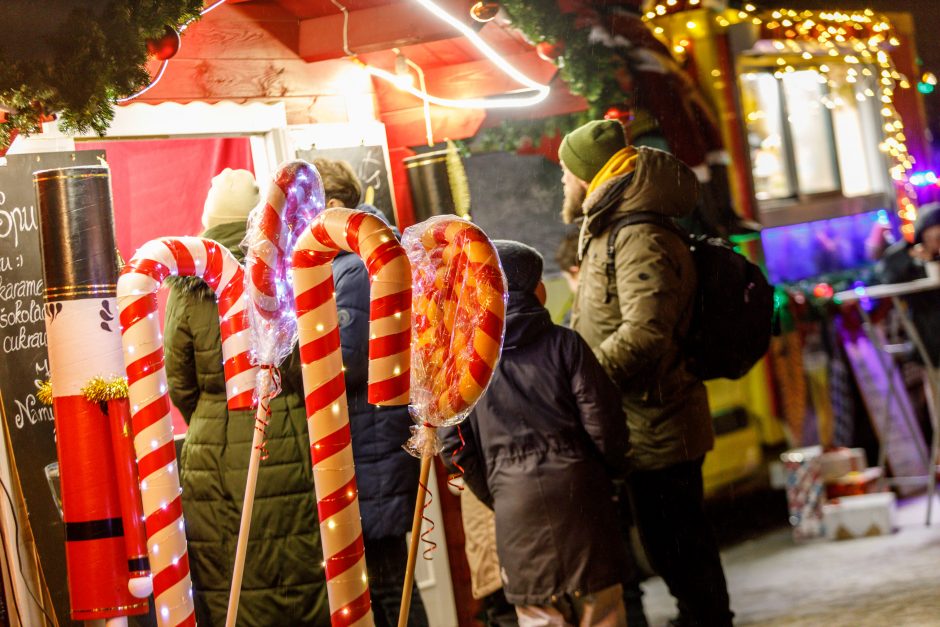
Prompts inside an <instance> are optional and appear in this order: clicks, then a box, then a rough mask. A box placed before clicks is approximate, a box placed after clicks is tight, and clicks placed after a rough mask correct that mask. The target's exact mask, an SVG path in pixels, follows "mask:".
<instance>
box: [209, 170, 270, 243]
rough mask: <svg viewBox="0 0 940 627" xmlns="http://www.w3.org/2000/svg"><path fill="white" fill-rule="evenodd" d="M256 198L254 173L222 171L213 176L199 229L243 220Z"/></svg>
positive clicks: (252, 207) (256, 188)
mask: <svg viewBox="0 0 940 627" xmlns="http://www.w3.org/2000/svg"><path fill="white" fill-rule="evenodd" d="M259 196H260V195H259V193H258V186H257V185H256V184H255V175H254V174H252V173H251V172H249V171H248V170H233V169H231V168H225V169H224V170H222V171H221V172H219V173H218V174H216V175H215V176H214V177H212V187H210V188H209V194H208V195H207V196H206V204H205V206H204V208H203V211H202V226H203V227H205V228H207V229H210V228H212V227H214V226H218V225H219V224H225V223H227V222H244V221H246V220H247V219H248V214H249V213H251V210H252V209H254V208H255V206H256V205H257V204H258V199H259Z"/></svg>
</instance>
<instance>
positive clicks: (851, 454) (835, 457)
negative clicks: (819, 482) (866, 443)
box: [822, 448, 868, 483]
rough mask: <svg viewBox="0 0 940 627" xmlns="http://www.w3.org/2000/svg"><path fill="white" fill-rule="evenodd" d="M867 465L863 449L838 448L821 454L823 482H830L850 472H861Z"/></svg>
mask: <svg viewBox="0 0 940 627" xmlns="http://www.w3.org/2000/svg"><path fill="white" fill-rule="evenodd" d="M867 466H868V463H867V461H866V459H865V449H862V448H838V449H835V450H832V451H826V452H825V453H823V454H822V479H823V483H832V482H833V481H836V480H837V479H839V478H841V477H844V476H845V475H847V474H849V473H850V472H861V471H863V470H865V468H866V467H867Z"/></svg>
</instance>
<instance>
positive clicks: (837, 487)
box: [826, 467, 882, 499]
mask: <svg viewBox="0 0 940 627" xmlns="http://www.w3.org/2000/svg"><path fill="white" fill-rule="evenodd" d="M881 475H882V472H881V468H878V467H875V468H866V469H865V470H863V471H861V472H855V471H853V472H850V473H848V474H846V475H844V476H842V477H840V478H838V479H836V480H835V481H832V482H829V483H827V484H826V497H827V498H830V499H837V498H841V497H843V496H858V495H859V494H871V493H872V492H878V490H879V483H880V480H881Z"/></svg>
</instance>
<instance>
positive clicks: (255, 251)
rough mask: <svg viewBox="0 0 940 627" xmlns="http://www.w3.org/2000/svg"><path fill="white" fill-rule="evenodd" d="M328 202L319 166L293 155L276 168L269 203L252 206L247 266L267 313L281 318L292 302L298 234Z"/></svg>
mask: <svg viewBox="0 0 940 627" xmlns="http://www.w3.org/2000/svg"><path fill="white" fill-rule="evenodd" d="M325 206H326V200H325V195H324V191H323V182H322V181H321V180H320V174H319V173H318V172H317V170H316V168H314V167H313V166H312V165H310V164H309V163H307V162H306V161H303V160H296V161H288V162H287V163H284V164H283V165H281V167H280V168H278V170H277V172H275V174H274V179H273V181H272V184H271V186H270V187H269V188H268V195H267V198H266V200H265V203H264V204H263V205H259V206H258V207H257V208H256V209H255V210H254V211H252V214H251V218H250V221H249V226H248V236H247V238H246V241H247V243H248V254H247V256H246V267H247V271H248V274H249V277H250V281H249V282H248V295H249V298H250V299H251V302H252V305H253V310H254V311H255V312H256V313H257V314H259V315H260V316H261V317H263V318H265V319H268V320H272V319H277V318H278V317H279V316H280V315H281V314H282V313H283V312H284V311H285V309H286V310H289V309H290V307H291V304H292V300H293V299H292V295H291V294H290V293H289V291H286V290H289V288H290V285H288V284H287V283H286V280H287V271H288V268H289V263H288V262H289V259H288V257H287V256H288V255H290V253H291V251H292V250H293V249H294V244H295V242H296V241H297V237H298V236H299V235H300V233H302V232H303V231H304V230H305V229H306V226H307V225H308V224H309V223H310V221H311V220H312V219H313V218H314V217H315V216H316V215H318V214H319V213H320V212H321V211H323V208H324V207H325Z"/></svg>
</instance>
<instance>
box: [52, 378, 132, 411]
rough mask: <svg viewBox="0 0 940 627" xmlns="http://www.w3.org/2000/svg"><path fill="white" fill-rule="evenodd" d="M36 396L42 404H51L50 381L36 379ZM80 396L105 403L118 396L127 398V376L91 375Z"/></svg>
mask: <svg viewBox="0 0 940 627" xmlns="http://www.w3.org/2000/svg"><path fill="white" fill-rule="evenodd" d="M36 388H37V390H38V391H37V392H36V398H37V399H39V402H40V403H42V404H43V405H52V381H51V380H49V379H47V380H46V381H36ZM81 391H82V396H84V397H85V400H87V401H89V402H91V403H105V402H107V401H113V400H115V399H118V398H127V378H126V377H111V378H110V379H106V378H104V377H101V376H96V377H92V378H91V379H90V380H89V381H88V383H86V384H85V385H84V386H82V390H81Z"/></svg>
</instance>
